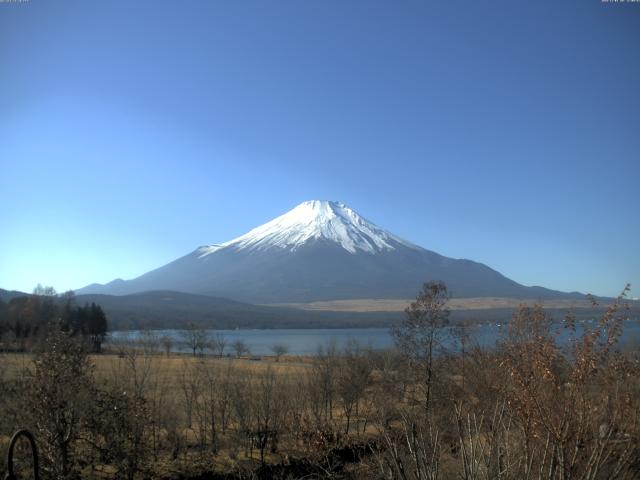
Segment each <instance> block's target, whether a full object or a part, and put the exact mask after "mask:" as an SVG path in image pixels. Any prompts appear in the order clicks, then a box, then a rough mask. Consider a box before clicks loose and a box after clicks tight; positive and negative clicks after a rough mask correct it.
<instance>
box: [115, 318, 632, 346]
mask: <svg viewBox="0 0 640 480" xmlns="http://www.w3.org/2000/svg"><path fill="white" fill-rule="evenodd" d="M585 325H586V326H588V327H589V328H593V326H594V325H595V322H584V323H580V324H578V332H579V333H580V332H581V331H582V329H583V327H584V326H585ZM554 329H555V330H557V331H558V332H559V333H558V337H557V338H558V340H559V341H560V342H566V341H567V339H568V338H569V336H568V332H567V331H566V330H565V329H563V328H562V327H561V326H560V325H559V324H556V325H554ZM208 332H209V334H210V335H211V336H214V335H216V334H221V335H223V336H224V337H225V339H226V340H227V345H228V347H227V352H228V353H232V349H231V346H230V345H231V344H232V343H233V342H235V341H236V340H242V341H243V342H245V344H246V345H247V346H248V347H249V350H250V351H251V354H252V355H273V352H272V350H271V348H272V347H273V346H274V345H277V344H282V345H286V346H287V348H288V349H289V354H290V355H315V354H316V353H317V352H318V347H319V346H320V345H323V346H327V345H329V344H331V343H332V342H335V344H336V347H337V348H338V349H342V348H344V347H345V346H346V345H347V343H348V342H349V341H356V342H358V344H360V345H362V346H366V347H371V348H373V349H385V348H390V347H392V346H393V338H392V336H391V333H390V331H389V329H388V328H345V329H328V328H325V329H281V330H265V329H260V330H258V329H256V330H209V331H208ZM506 333H507V327H506V325H500V324H491V325H477V326H472V327H467V334H468V335H469V343H468V344H478V345H480V346H483V347H491V346H494V345H495V343H496V340H497V339H499V338H501V337H502V336H504V335H505V334H506ZM152 334H153V335H154V336H156V337H158V338H160V337H163V336H168V337H170V338H171V339H172V340H173V347H172V350H173V351H175V352H188V351H189V349H188V347H187V346H186V345H185V344H184V337H183V334H182V330H155V331H153V332H152ZM143 335H144V332H142V331H139V330H133V331H116V332H111V335H110V339H109V342H112V343H120V342H135V341H136V340H138V339H140V338H142V337H143ZM456 338H457V337H456V335H455V334H453V333H452V332H451V331H450V329H445V332H444V334H443V344H444V345H445V346H446V347H447V348H450V349H454V350H456V349H458V348H459V342H458V341H457V339H456ZM638 344H640V322H639V321H638V320H627V321H625V322H624V331H623V335H622V337H621V339H620V345H621V346H629V345H638Z"/></svg>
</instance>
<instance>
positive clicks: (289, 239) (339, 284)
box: [78, 200, 564, 303]
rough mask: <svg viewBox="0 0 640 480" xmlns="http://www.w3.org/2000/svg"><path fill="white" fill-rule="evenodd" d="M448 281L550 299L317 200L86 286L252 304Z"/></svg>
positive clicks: (463, 292) (373, 293)
mask: <svg viewBox="0 0 640 480" xmlns="http://www.w3.org/2000/svg"><path fill="white" fill-rule="evenodd" d="M429 280H442V281H444V282H446V283H447V285H448V286H449V289H450V290H451V292H452V294H453V295H455V296H457V297H518V298H537V297H541V298H545V297H546V298H548V297H556V296H559V295H564V294H562V293H560V292H554V291H552V290H547V289H544V288H541V287H525V286H523V285H520V284H518V283H516V282H514V281H513V280H510V279H508V278H506V277H505V276H503V275H501V274H500V273H498V272H496V271H495V270H492V269H491V268H489V267H487V266H486V265H483V264H481V263H477V262H473V261H471V260H459V259H452V258H448V257H444V256H442V255H439V254H437V253H435V252H432V251H429V250H426V249H424V248H422V247H419V246H416V245H414V244H412V243H410V242H407V241H406V240H403V239H401V238H399V237H397V236H395V235H393V234H391V233H389V232H387V231H385V230H383V229H381V228H379V227H378V226H376V225H375V224H373V223H372V222H370V221H368V220H366V219H364V218H363V217H361V216H360V215H359V214H358V213H356V212H355V211H354V210H352V209H351V208H349V207H347V206H346V205H344V204H342V203H339V202H329V201H319V200H313V201H308V202H304V203H301V204H300V205H298V206H296V207H295V208H294V209H293V210H290V211H289V212H287V213H285V214H284V215H281V216H279V217H277V218H275V219H274V220H271V221H270V222H267V223H265V224H264V225H261V226H259V227H257V228H254V229H253V230H251V231H249V232H248V233H246V234H245V235H242V236H240V237H238V238H235V239H233V240H230V241H228V242H225V243H220V244H213V245H208V246H202V247H199V248H197V249H196V250H194V251H193V252H191V253H189V254H187V255H185V256H184V257H182V258H179V259H177V260H175V261H173V262H171V263H169V264H167V265H164V266H162V267H160V268H158V269H156V270H153V271H151V272H148V273H146V274H144V275H141V276H140V277H138V278H134V279H132V280H120V279H118V280H114V281H112V282H110V283H108V284H106V285H99V284H92V285H89V286H87V287H85V288H83V289H80V290H79V291H78V293H83V294H87V293H105V294H112V295H125V294H131V293H137V292H143V291H150V290H174V291H179V292H186V293H197V294H205V295H213V296H218V297H227V298H231V299H234V300H241V301H245V302H251V303H282V302H308V301H316V300H335V299H355V298H411V297H413V296H415V294H416V292H417V291H418V290H419V289H420V287H421V285H422V283H424V282H425V281H429Z"/></svg>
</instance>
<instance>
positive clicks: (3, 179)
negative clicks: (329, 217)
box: [0, 0, 640, 296]
mask: <svg viewBox="0 0 640 480" xmlns="http://www.w3.org/2000/svg"><path fill="white" fill-rule="evenodd" d="M309 199H331V200H339V201H342V202H344V203H346V204H347V205H349V206H351V207H352V208H354V209H355V210H356V211H358V212H359V213H361V214H362V215H364V216H365V217H367V218H368V219H370V220H372V221H373V222H375V223H377V224H378V225H379V226H381V227H383V228H386V229H387V230H390V231H391V232H393V233H395V234H397V235H399V236H401V237H404V238H406V239H407V240H410V241H412V242H414V243H416V244H419V245H421V246H423V247H426V248H429V249H431V250H435V251H436V252H439V253H441V254H444V255H447V256H451V257H457V258H460V257H464V258H470V259H473V260H476V261H480V262H483V263H486V264H488V265H489V266H491V267H493V268H495V269H497V270H498V271H500V272H502V273H504V274H505V275H507V276H509V277H510V278H513V279H514V280H516V281H518V282H520V283H523V284H525V285H543V286H546V287H550V288H554V289H559V290H579V291H583V292H592V293H595V294H601V295H614V294H616V293H618V292H619V291H620V290H621V288H622V287H623V285H624V283H625V282H631V283H632V284H634V285H635V288H634V289H633V293H632V295H633V296H640V295H639V292H640V216H639V214H640V212H639V208H638V207H639V205H640V3H602V2H601V1H600V0H576V1H562V2H558V1H539V0H536V1H528V2H519V1H518V2H514V1H513V0H509V1H501V0H497V1H495V0H492V1H483V0H480V1H464V2H462V1H456V0H447V1H426V0H420V1H385V2H381V1H375V0H366V1H355V0H350V1H344V0H335V1H331V0H321V1H299V0H296V1H255V2H248V1H242V0H233V1H231V0H229V1H208V0H201V1H196V0H181V1H168V0H167V1H159V0H152V1H149V0H127V1H122V0H102V1H99V0H96V1H86V0H78V1H67V0H56V1H53V0H29V1H24V0H23V1H22V2H18V1H15V2H0V287H2V288H6V289H19V290H26V291H30V290H32V288H33V287H34V286H35V285H36V284H37V283H38V282H40V283H42V284H47V285H53V286H54V287H55V288H56V289H58V290H66V289H70V288H79V287H81V286H84V285H86V284H88V283H91V282H101V283H103V282H107V281H110V280H112V279H114V278H117V277H122V278H132V277H135V276H137V275H140V274H142V273H144V272H146V271H148V270H150V269H152V268H155V267H158V266H160V265H162V264H164V263H167V262H168V261H171V260H173V259H175V258H177V257H179V256H182V255H184V254H186V253H188V252H190V251H192V250H193V249H194V248H196V247H197V246H199V245H203V244H209V243H216V242H222V241H226V240H229V239H231V238H233V237H235V236H238V235H240V234H242V233H245V232H246V231H247V230H249V229H250V228H253V227H255V226H257V225H259V224H262V223H264V222H266V221H268V220H270V219H271V218H273V217H275V216H277V215H279V214H282V213H284V212H285V211H287V210H289V209H291V208H293V207H294V206H295V205H297V204H298V203H300V202H302V201H304V200H309Z"/></svg>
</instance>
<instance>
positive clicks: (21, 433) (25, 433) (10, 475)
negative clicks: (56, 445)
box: [5, 430, 40, 480]
mask: <svg viewBox="0 0 640 480" xmlns="http://www.w3.org/2000/svg"><path fill="white" fill-rule="evenodd" d="M20 437H25V438H26V439H27V440H28V441H29V445H30V446H31V453H32V455H33V478H34V479H35V480H39V478H40V477H39V476H38V473H39V472H38V448H37V447H36V439H35V438H34V437H33V434H32V433H31V432H30V431H29V430H18V431H17V432H16V433H14V434H13V437H11V442H10V443H9V451H8V452H7V476H6V477H5V480H15V478H16V476H15V473H14V471H13V450H14V448H15V446H16V444H17V443H18V439H19V438H20Z"/></svg>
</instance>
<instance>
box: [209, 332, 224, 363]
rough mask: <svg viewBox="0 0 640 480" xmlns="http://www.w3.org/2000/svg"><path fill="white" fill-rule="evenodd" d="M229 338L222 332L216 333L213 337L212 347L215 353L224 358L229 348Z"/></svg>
mask: <svg viewBox="0 0 640 480" xmlns="http://www.w3.org/2000/svg"><path fill="white" fill-rule="evenodd" d="M227 344H228V342H227V338H226V337H225V336H224V335H223V334H221V333H216V334H215V335H214V337H213V339H212V340H211V345H210V346H211V349H212V350H213V353H214V354H217V355H218V357H220V358H222V357H223V355H224V351H225V349H226V348H227Z"/></svg>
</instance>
